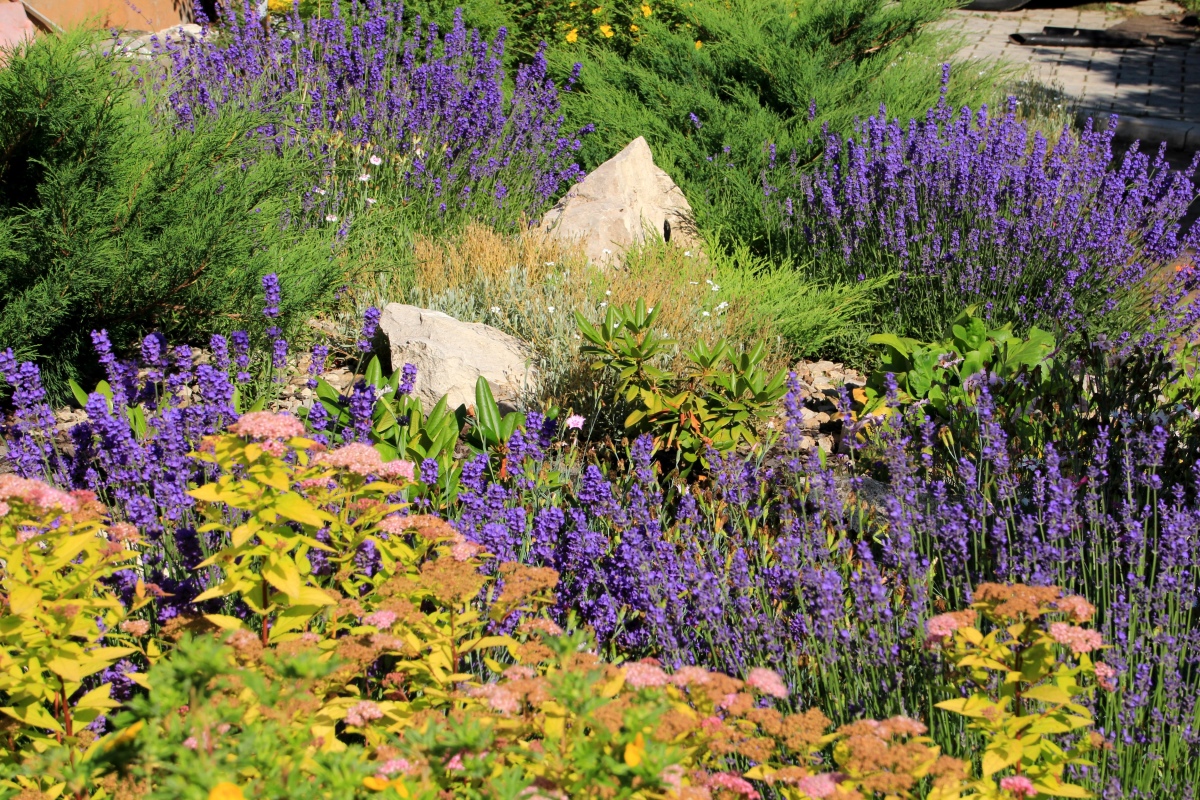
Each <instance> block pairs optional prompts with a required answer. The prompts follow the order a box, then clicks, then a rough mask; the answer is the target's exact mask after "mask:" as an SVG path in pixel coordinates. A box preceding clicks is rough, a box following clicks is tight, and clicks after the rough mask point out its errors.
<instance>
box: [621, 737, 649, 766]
mask: <svg viewBox="0 0 1200 800" xmlns="http://www.w3.org/2000/svg"><path fill="white" fill-rule="evenodd" d="M644 755H646V738H645V737H644V736H642V734H640V733H639V734H638V735H637V736H635V737H634V739H633V741H632V742H629V743H628V744H626V745H625V763H626V765H628V766H630V767H636V766H637V765H638V764H640V763H642V756H644Z"/></svg>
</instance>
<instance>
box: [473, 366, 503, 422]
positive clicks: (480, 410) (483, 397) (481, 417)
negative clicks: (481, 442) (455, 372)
mask: <svg viewBox="0 0 1200 800" xmlns="http://www.w3.org/2000/svg"><path fill="white" fill-rule="evenodd" d="M475 419H476V420H477V421H478V422H479V427H480V428H481V429H482V430H483V431H485V432H487V433H490V434H492V435H493V436H494V435H495V434H498V433H499V432H500V406H499V405H498V404H497V403H496V398H495V397H493V396H492V387H491V386H489V385H488V382H487V378H485V377H483V376H482V375H480V376H479V380H477V381H476V382H475Z"/></svg>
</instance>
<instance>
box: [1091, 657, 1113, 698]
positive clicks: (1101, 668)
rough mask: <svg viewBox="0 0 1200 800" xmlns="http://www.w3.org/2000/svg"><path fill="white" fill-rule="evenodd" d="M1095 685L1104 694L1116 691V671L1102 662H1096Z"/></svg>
mask: <svg viewBox="0 0 1200 800" xmlns="http://www.w3.org/2000/svg"><path fill="white" fill-rule="evenodd" d="M1096 683H1098V684H1100V688H1101V689H1103V690H1104V691H1106V692H1115V691H1116V690H1117V671H1116V670H1115V669H1113V668H1112V667H1110V666H1109V665H1108V664H1105V663H1104V662H1103V661H1097V662H1096Z"/></svg>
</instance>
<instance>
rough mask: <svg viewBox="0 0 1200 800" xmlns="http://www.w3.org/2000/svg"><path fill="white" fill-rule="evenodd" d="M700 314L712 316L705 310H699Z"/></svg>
mask: <svg viewBox="0 0 1200 800" xmlns="http://www.w3.org/2000/svg"><path fill="white" fill-rule="evenodd" d="M700 314H701V316H705V317H711V316H712V314H710V313H708V312H707V311H701V312H700Z"/></svg>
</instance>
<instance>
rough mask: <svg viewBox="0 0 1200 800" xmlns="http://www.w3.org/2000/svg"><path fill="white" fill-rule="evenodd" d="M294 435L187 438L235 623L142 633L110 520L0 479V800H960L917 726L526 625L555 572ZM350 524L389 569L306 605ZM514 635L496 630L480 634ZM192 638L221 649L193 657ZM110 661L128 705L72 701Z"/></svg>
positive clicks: (540, 620)
mask: <svg viewBox="0 0 1200 800" xmlns="http://www.w3.org/2000/svg"><path fill="white" fill-rule="evenodd" d="M299 434H300V431H299V430H297V422H296V420H295V419H294V418H292V417H290V416H288V415H265V414H263V413H261V412H260V413H259V414H257V415H255V414H249V415H247V416H246V417H243V418H242V420H239V422H238V423H237V425H236V426H234V429H233V432H232V433H228V434H224V435H220V436H216V437H211V438H207V439H205V440H204V442H203V443H202V445H201V451H202V452H204V453H208V454H209V457H210V458H211V460H212V461H214V462H215V463H216V464H217V465H218V466H220V467H221V469H222V470H223V471H225V472H226V475H225V479H223V480H221V481H220V482H218V483H210V484H206V485H205V487H201V489H198V490H196V491H195V493H196V494H199V495H201V496H202V497H210V498H211V499H209V500H207V502H210V503H214V504H217V503H222V502H223V500H222V499H224V500H228V501H229V504H228V505H225V506H224V507H223V508H224V512H223V516H224V517H225V519H231V520H240V521H241V522H240V524H239V525H237V526H236V527H232V528H229V527H225V526H222V528H221V531H222V533H221V535H220V536H219V539H218V542H217V550H218V554H219V555H225V556H229V557H228V558H221V557H217V558H214V559H212V560H211V564H202V565H200V567H199V568H198V570H199V571H200V572H202V573H205V574H206V577H208V578H212V580H211V581H210V583H211V584H212V585H213V593H214V594H215V595H217V596H223V595H229V594H237V595H239V596H240V597H241V599H242V600H243V601H244V606H243V607H242V609H241V617H237V616H229V615H220V614H204V615H198V614H189V615H187V616H186V617H177V618H175V619H174V620H173V621H172V623H171V624H170V625H169V626H167V627H166V628H165V629H164V630H161V631H157V632H152V630H151V625H150V624H149V623H148V622H147V621H144V620H140V619H137V618H136V617H135V616H132V615H134V614H137V613H138V612H139V611H140V610H141V609H142V608H143V607H144V606H147V605H152V604H153V603H154V602H155V600H154V598H155V596H156V595H161V591H153V592H149V593H147V592H144V591H142V590H141V587H142V584H141V583H140V582H139V592H138V597H139V600H138V602H136V603H134V604H130V605H128V606H127V605H126V604H124V603H122V602H121V601H120V600H119V599H118V598H117V597H116V596H115V593H114V592H113V591H112V588H111V585H110V579H111V577H112V575H113V567H115V566H117V565H120V564H122V563H125V562H129V563H130V564H131V568H132V569H134V570H135V571H136V570H140V569H141V567H140V566H139V565H137V564H136V563H133V560H134V559H136V557H137V555H138V551H137V550H136V549H134V548H135V547H136V546H137V545H139V544H142V543H141V542H140V540H139V538H138V535H137V533H136V530H135V529H133V528H132V526H129V525H127V524H124V523H118V524H111V523H108V520H107V518H106V515H105V509H104V508H103V506H102V505H100V504H99V503H97V502H96V501H95V500H94V499H93V498H92V497H91V496H90V495H86V494H83V493H77V494H74V495H71V494H67V493H64V492H62V491H60V490H56V489H53V488H51V487H49V486H47V485H46V484H44V483H41V482H39V481H34V480H30V479H23V478H16V477H12V476H9V477H7V478H6V479H5V480H4V481H3V482H0V495H3V497H4V498H5V500H4V503H5V505H4V507H3V508H0V512H3V513H2V514H0V520H2V522H0V543H3V545H4V547H5V549H4V551H3V555H4V561H3V563H4V568H3V570H2V571H0V598H3V600H4V604H3V606H2V613H0V634H3V635H4V637H5V638H4V639H0V642H3V644H4V649H3V650H0V659H2V660H0V667H3V669H4V671H5V674H6V675H8V676H10V677H9V679H5V680H4V682H3V683H0V701H3V702H4V703H5V706H3V707H0V708H2V710H3V711H4V713H5V714H6V716H7V717H8V718H10V719H16V720H18V721H19V722H21V723H23V726H19V727H15V728H14V727H13V726H12V725H11V724H9V725H7V726H6V727H7V740H8V741H7V744H8V749H7V750H6V754H7V755H6V757H5V758H4V759H2V760H0V791H4V792H5V794H6V795H13V794H15V793H16V792H22V793H23V796H25V797H34V796H36V797H55V796H60V795H62V794H63V793H64V792H69V793H71V794H73V795H74V796H79V797H82V796H96V797H102V796H117V795H119V796H125V797H148V798H160V797H162V798H165V797H197V798H204V797H207V798H209V800H212V799H213V798H217V799H218V800H230V798H239V797H240V798H245V797H247V796H249V797H264V798H267V797H270V798H284V797H287V798H294V797H310V796H311V797H321V796H326V795H327V793H328V792H329V791H331V790H335V789H336V790H337V791H338V792H339V796H344V797H358V796H367V795H369V794H372V793H387V794H385V795H384V796H399V797H407V798H412V797H423V798H431V799H432V798H440V797H445V796H446V792H452V793H453V794H454V796H459V797H468V798H494V797H512V798H517V797H526V796H529V795H530V790H531V789H532V790H533V791H534V792H535V793H541V794H542V795H543V796H548V797H558V796H567V797H579V796H604V797H651V796H654V795H658V796H668V797H677V798H720V797H738V796H740V797H745V798H755V797H758V795H759V790H758V789H756V788H755V783H752V781H756V782H759V785H760V786H761V785H763V784H765V785H768V786H773V787H775V788H776V790H777V791H779V792H781V793H782V795H783V796H785V797H789V798H792V797H794V798H805V797H810V798H811V797H827V796H833V795H835V794H836V795H838V796H843V797H846V798H868V797H880V796H885V795H886V796H887V797H893V798H915V797H918V796H920V797H928V798H931V799H932V800H955V798H959V797H961V796H962V790H963V787H964V779H965V775H966V772H967V765H966V764H965V763H963V762H961V761H958V760H956V759H953V758H948V757H945V756H943V755H942V754H941V752H940V748H939V747H938V746H937V745H935V744H934V743H933V741H932V740H931V739H930V738H929V737H928V736H926V733H927V729H926V726H925V725H924V724H922V723H921V722H918V721H916V720H913V719H909V718H907V717H904V716H897V717H893V718H891V719H888V720H884V721H882V722H875V721H862V722H855V723H852V724H848V725H843V726H841V727H839V728H837V729H836V730H833V731H832V732H830V731H829V728H830V721H829V719H828V718H827V717H825V715H824V714H822V713H821V712H820V711H817V710H809V711H805V712H788V711H786V710H781V709H780V708H778V707H777V704H778V701H781V700H786V699H788V697H789V694H790V692H789V689H788V687H787V685H786V683H785V682H784V680H783V679H782V678H781V676H780V675H779V674H777V673H776V672H774V671H772V670H769V669H764V668H755V669H751V670H749V671H748V672H747V674H746V677H745V678H744V679H738V678H734V677H731V676H728V675H724V674H721V673H718V672H712V671H710V670H707V669H703V668H699V667H695V666H688V667H684V668H682V669H679V670H676V671H674V672H673V673H670V672H668V671H665V670H664V669H663V668H662V667H661V666H660V665H659V664H658V663H657V662H655V661H653V660H646V661H638V662H628V663H625V664H621V665H615V664H612V663H605V662H604V661H603V660H602V659H601V658H600V657H599V656H598V655H597V654H596V653H595V652H594V643H593V642H592V641H591V640H590V637H589V635H587V634H585V633H582V632H576V633H573V634H566V633H564V631H563V630H562V629H561V628H560V627H559V626H558V625H557V624H556V623H554V622H553V621H552V620H550V619H548V618H547V617H545V616H543V615H542V614H541V613H539V609H542V608H544V607H545V606H546V605H547V604H548V603H549V602H552V600H553V598H552V595H550V594H549V592H552V591H553V589H554V588H555V585H556V582H557V574H556V573H555V572H554V571H553V570H550V569H546V568H537V567H528V566H523V565H520V564H516V563H511V562H509V563H505V564H501V565H500V566H499V569H496V570H493V571H492V574H491V575H488V574H485V573H484V572H482V571H481V567H482V566H484V564H485V559H488V557H487V556H486V554H484V553H483V552H482V551H481V549H480V548H479V547H478V546H477V545H474V544H471V543H469V542H467V541H466V540H465V539H464V537H463V536H462V535H461V534H459V533H458V532H456V531H455V530H454V529H453V528H451V527H450V526H449V525H447V524H446V523H445V522H444V521H442V520H439V519H437V518H433V517H429V516H420V515H418V516H409V515H406V514H404V513H403V512H404V509H403V507H402V506H397V505H396V504H390V503H388V502H386V501H383V500H381V499H380V498H379V495H380V494H382V495H389V494H395V493H396V490H397V489H399V488H400V487H399V485H396V484H388V483H385V482H381V481H379V480H375V479H374V478H376V477H377V476H378V475H381V474H382V475H388V474H390V475H397V474H402V473H404V472H406V471H407V470H405V469H403V468H401V467H398V466H397V465H396V462H383V461H381V460H379V459H378V457H377V456H376V457H375V458H364V457H362V456H359V455H356V456H355V458H354V459H345V458H339V457H338V454H339V451H338V450H334V451H328V452H323V451H322V448H321V447H320V446H318V445H316V443H314V442H312V441H311V440H307V439H305V438H304V437H302V436H300V435H299ZM356 447H364V446H363V445H355V444H350V445H346V446H345V447H344V448H342V449H341V452H342V453H345V452H346V451H347V448H349V449H353V448H356ZM314 452H315V455H314V456H313V457H312V458H310V457H309V456H310V455H312V454H313V453H314ZM343 461H348V462H349V463H348V464H342V463H341V462H343ZM363 465H365V466H364V467H363V468H362V469H359V468H358V467H360V466H363ZM206 490H207V491H206ZM213 527H214V528H215V527H216V526H213ZM352 530H360V531H362V532H363V533H365V535H366V536H367V537H369V538H367V539H364V540H363V541H372V542H375V543H376V548H377V549H378V550H379V551H380V552H381V553H385V555H384V556H383V557H382V558H381V560H380V563H379V564H378V565H377V566H378V569H372V568H371V567H369V566H364V565H362V564H356V563H354V560H351V562H350V563H348V564H347V566H346V567H345V568H343V569H338V570H337V572H336V573H335V574H334V575H332V576H328V575H326V577H325V578H324V586H322V585H321V582H322V578H321V573H322V572H323V571H322V570H314V569H313V568H312V565H313V563H314V559H313V558H311V555H310V554H311V553H313V552H317V551H318V550H321V549H327V550H329V551H330V552H332V553H333V554H334V555H335V556H336V555H338V554H339V553H340V554H346V553H350V552H353V551H354V548H353V546H344V543H343V542H342V540H341V539H342V534H345V533H349V532H350V531H352ZM14 532H16V534H17V535H16V536H15V537H13V536H12V534H13V533H14ZM321 532H327V533H328V534H329V535H328V536H327V537H326V538H325V540H324V541H322V539H321V538H318V537H319V535H320V533H321ZM23 534H24V535H23ZM350 535H351V536H352V538H360V537H359V536H357V535H356V534H350ZM14 540H15V541H16V542H17V543H18V544H19V545H20V544H24V545H26V546H25V548H24V550H23V552H22V553H17V552H15V551H14V550H13V549H12V548H11V547H10V546H9V544H10V543H11V541H14ZM31 543H32V544H31ZM247 545H249V546H250V547H249V549H247ZM361 550H362V548H361V546H360V547H359V548H358V551H359V552H361ZM75 555H79V556H81V557H80V558H74V557H73V556H75ZM68 564H72V565H77V567H78V568H77V569H71V568H68V567H67V566H66V565H68ZM210 567H216V568H217V570H218V572H217V573H216V574H214V573H213V570H212V569H210ZM64 570H65V571H64ZM364 576H365V578H366V580H363V578H364ZM64 578H65V580H64ZM372 578H375V580H371V579H372ZM346 580H354V581H355V583H354V584H353V586H351V585H350V584H347V583H345V581H346ZM331 583H333V584H336V585H340V586H341V587H342V588H343V589H350V590H351V591H350V593H349V594H348V595H346V594H341V593H340V592H338V591H337V590H336V589H332V588H329V586H330V584H331ZM204 599H205V598H204V597H203V596H201V597H198V598H196V601H195V602H196V603H200V602H203V601H204ZM96 613H99V614H101V617H100V618H97V617H93V614H96ZM243 618H244V619H243ZM258 620H261V625H257V624H251V625H248V626H243V622H244V621H245V622H255V621H258ZM510 621H511V622H513V623H515V624H514V625H512V626H511V627H510V628H509V630H510V632H509V633H497V632H493V630H492V629H493V628H494V627H495V626H501V627H503V626H505V625H506V624H507V623H509V622H510ZM48 624H49V626H50V627H49V628H47V627H46V626H47V625H48ZM50 629H53V630H57V631H58V632H59V633H58V635H57V637H56V636H55V635H53V634H51V635H46V631H48V630H50ZM205 629H207V630H209V631H211V630H214V629H220V632H219V633H217V634H215V637H214V636H213V635H212V634H204V635H201V636H200V637H199V638H196V634H197V633H198V632H200V631H203V630H205ZM260 632H261V633H260ZM30 634H40V635H30ZM14 637H15V638H14ZM80 639H82V641H80ZM164 651H165V654H164ZM123 656H132V657H134V658H137V660H138V661H139V662H140V663H139V664H137V665H135V667H134V668H141V669H142V670H145V668H146V667H148V666H150V664H153V666H150V668H149V670H148V671H147V672H145V673H144V674H141V673H138V674H137V680H136V684H137V686H138V687H141V688H142V689H145V690H146V691H145V692H142V691H138V692H137V693H136V696H134V697H126V698H123V699H124V700H126V702H124V703H120V704H119V703H118V702H117V701H115V700H114V699H112V698H111V697H110V692H111V690H112V688H113V687H112V685H111V684H110V683H99V685H96V686H95V688H89V685H88V678H89V677H91V676H93V675H94V674H95V673H96V672H98V671H99V670H101V669H103V668H105V667H107V666H109V665H111V664H112V662H113V661H114V660H115V659H116V658H120V657H123ZM130 671H131V669H130V668H127V669H126V672H127V673H128V672H130ZM13 676H16V677H17V678H18V680H17V681H16V682H14V681H13V680H11V678H12V677H13ZM49 676H53V677H49ZM92 683H95V681H94V680H93V681H92ZM47 684H49V687H48V688H49V691H40V692H39V691H38V690H37V687H46V686H47ZM55 684H56V685H55ZM102 712H109V713H110V714H112V715H113V716H112V717H111V719H110V718H108V717H105V716H103V715H102ZM52 714H53V715H52ZM60 720H61V724H60ZM84 723H89V724H88V725H87V727H86V728H83V727H81V726H82V725H83V724H84ZM73 726H74V727H73ZM45 729H49V731H50V734H51V735H49V736H47V735H46V733H45ZM110 729H111V732H108V733H106V730H110ZM268 743H269V744H268ZM743 759H746V760H748V761H750V762H752V763H753V766H751V767H749V768H747V767H746V766H745V763H746V762H745V761H743ZM831 765H832V766H835V767H836V771H833V770H831V769H830V766H831ZM924 779H928V780H929V785H930V786H931V790H930V791H928V792H926V791H922V790H921V789H920V787H922V786H923V785H924V784H923V783H922V781H923V780H924ZM651 793H653V794H651Z"/></svg>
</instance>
